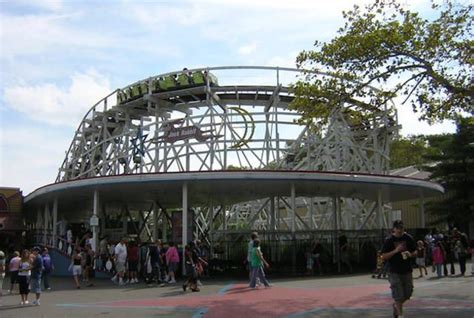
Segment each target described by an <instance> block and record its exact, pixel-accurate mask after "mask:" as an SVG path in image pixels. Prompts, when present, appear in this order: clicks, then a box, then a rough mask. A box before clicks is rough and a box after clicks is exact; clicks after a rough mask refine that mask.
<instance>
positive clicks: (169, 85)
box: [117, 71, 219, 105]
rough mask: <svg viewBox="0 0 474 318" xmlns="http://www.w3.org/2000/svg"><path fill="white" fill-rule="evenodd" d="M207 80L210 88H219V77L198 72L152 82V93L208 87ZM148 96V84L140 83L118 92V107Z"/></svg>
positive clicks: (160, 78) (170, 76)
mask: <svg viewBox="0 0 474 318" xmlns="http://www.w3.org/2000/svg"><path fill="white" fill-rule="evenodd" d="M206 79H207V80H208V81H209V85H210V86H218V85H219V84H218V81H217V77H216V76H215V75H214V74H211V73H209V72H207V71H205V72H201V71H196V72H192V73H179V74H172V75H167V76H162V77H157V78H154V79H152V80H151V92H152V93H161V92H168V91H173V90H177V89H182V88H190V87H199V86H204V85H206V83H207V82H206ZM145 94H148V83H147V82H140V83H137V84H133V85H131V86H129V87H126V88H124V89H121V90H118V91H117V105H121V104H124V103H126V102H129V101H132V100H135V99H138V98H140V97H143V95H145Z"/></svg>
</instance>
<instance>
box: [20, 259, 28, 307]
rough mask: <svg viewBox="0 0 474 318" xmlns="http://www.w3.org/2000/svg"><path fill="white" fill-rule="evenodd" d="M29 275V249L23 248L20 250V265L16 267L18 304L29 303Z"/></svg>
mask: <svg viewBox="0 0 474 318" xmlns="http://www.w3.org/2000/svg"><path fill="white" fill-rule="evenodd" d="M30 275H31V263H30V251H28V250H23V252H21V260H20V266H19V269H18V285H19V286H20V298H21V301H20V305H21V306H23V305H29V302H28V294H29V293H30V286H29V281H30Z"/></svg>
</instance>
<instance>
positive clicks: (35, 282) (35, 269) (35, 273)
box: [30, 247, 43, 306]
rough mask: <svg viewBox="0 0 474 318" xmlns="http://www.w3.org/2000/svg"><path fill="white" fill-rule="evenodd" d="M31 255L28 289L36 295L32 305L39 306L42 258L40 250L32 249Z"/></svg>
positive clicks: (37, 248)
mask: <svg viewBox="0 0 474 318" xmlns="http://www.w3.org/2000/svg"><path fill="white" fill-rule="evenodd" d="M32 254H33V255H34V258H33V264H32V266H31V280H30V287H31V291H32V292H33V293H35V295H36V299H35V300H33V302H32V304H33V305H35V306H39V305H40V297H41V277H42V275H43V257H41V248H39V247H34V248H33V253H32Z"/></svg>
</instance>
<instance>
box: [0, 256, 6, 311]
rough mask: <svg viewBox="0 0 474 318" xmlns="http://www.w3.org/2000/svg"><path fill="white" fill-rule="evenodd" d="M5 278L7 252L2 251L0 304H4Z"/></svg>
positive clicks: (0, 262) (0, 261) (0, 257)
mask: <svg viewBox="0 0 474 318" xmlns="http://www.w3.org/2000/svg"><path fill="white" fill-rule="evenodd" d="M4 278H5V253H4V252H3V251H0V306H1V305H2V286H3V279H4Z"/></svg>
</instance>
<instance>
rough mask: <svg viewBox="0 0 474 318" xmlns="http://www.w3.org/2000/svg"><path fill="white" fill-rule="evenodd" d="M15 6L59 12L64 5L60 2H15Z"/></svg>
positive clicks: (25, 0) (53, 0) (48, 0)
mask: <svg viewBox="0 0 474 318" xmlns="http://www.w3.org/2000/svg"><path fill="white" fill-rule="evenodd" d="M15 4H16V5H21V6H28V7H35V8H39V9H44V10H48V11H59V10H61V9H62V8H63V5H64V3H63V1H62V0H15Z"/></svg>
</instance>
